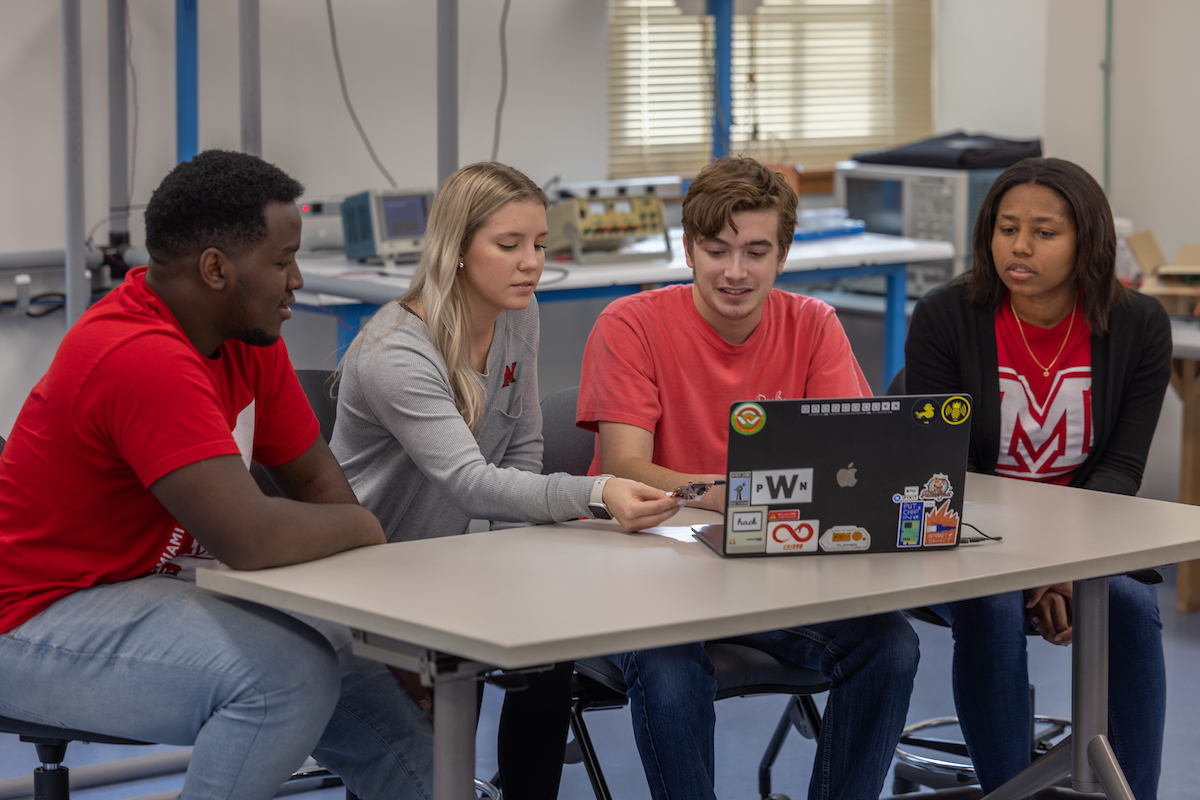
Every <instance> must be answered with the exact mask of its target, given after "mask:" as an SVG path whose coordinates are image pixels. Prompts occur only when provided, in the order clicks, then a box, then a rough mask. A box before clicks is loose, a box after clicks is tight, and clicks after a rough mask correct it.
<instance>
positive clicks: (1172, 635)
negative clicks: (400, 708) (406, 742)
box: [0, 570, 1200, 800]
mask: <svg viewBox="0 0 1200 800" xmlns="http://www.w3.org/2000/svg"><path fill="white" fill-rule="evenodd" d="M1166 577H1167V582H1166V583H1164V584H1163V585H1162V586H1160V587H1159V605H1160V607H1161V609H1162V616H1163V628H1164V642H1165V649H1166V658H1167V675H1168V708H1167V735H1166V747H1165V753H1164V756H1163V778H1162V784H1161V787H1160V792H1159V797H1160V798H1163V800H1185V798H1187V799H1188V800H1190V798H1195V797H1197V796H1198V795H1200V791H1198V790H1197V787H1198V786H1200V759H1197V757H1196V751H1197V747H1196V745H1197V741H1198V738H1200V737H1198V734H1197V731H1200V722H1198V720H1200V680H1198V679H1197V678H1195V677H1194V676H1195V675H1196V672H1197V671H1196V665H1197V664H1200V613H1194V614H1188V615H1181V614H1178V613H1176V612H1175V610H1174V608H1175V587H1174V574H1173V570H1168V571H1167V575H1166ZM915 626H916V629H917V632H918V633H919V634H920V636H921V669H920V671H919V673H918V675H917V683H916V688H915V689H914V692H913V697H912V703H911V706H910V710H909V720H910V721H915V720H920V719H927V718H930V717H936V716H946V715H952V714H953V713H954V704H953V701H952V699H951V697H950V688H949V684H950V652H951V641H950V635H949V631H947V630H946V629H944V628H936V627H933V626H931V625H926V624H923V623H920V622H918V623H915ZM1029 645H1030V647H1029V662H1030V674H1031V676H1032V680H1033V683H1034V684H1035V686H1036V687H1037V706H1038V711H1039V713H1044V714H1051V715H1056V716H1069V714H1070V667H1071V660H1070V650H1069V649H1068V648H1061V647H1055V646H1053V645H1050V644H1047V643H1046V642H1043V641H1041V640H1034V639H1030V640H1029ZM500 699H501V698H500V695H499V693H498V692H497V691H496V690H494V689H492V688H491V687H489V688H488V694H487V696H486V698H485V701H484V709H483V719H482V721H481V723H480V728H479V729H480V734H479V741H478V768H477V774H478V775H479V776H481V777H484V778H486V777H488V776H490V775H491V774H492V773H493V772H494V771H495V768H496V764H495V730H496V722H497V717H498V715H499V711H500ZM784 702H785V701H784V700H783V699H782V698H779V697H759V698H735V699H730V700H725V701H722V702H721V703H718V704H717V795H718V796H719V797H727V798H751V797H755V796H757V795H756V791H757V766H758V761H759V758H760V757H761V755H762V752H763V749H764V748H765V747H766V742H767V739H768V738H769V737H770V734H771V731H772V729H773V727H774V725H775V722H776V720H777V719H778V717H779V714H780V713H781V711H782V709H783V705H784ZM588 726H589V728H590V730H591V732H592V737H593V739H594V741H595V744H596V748H597V751H598V753H599V755H600V759H601V763H602V764H603V765H604V768H605V774H606V776H607V778H608V783H609V787H610V789H611V790H612V793H613V796H614V797H615V798H618V800H634V799H635V798H636V799H637V800H643V799H644V798H648V797H649V791H648V790H647V788H646V780H645V777H644V776H643V773H642V769H641V764H640V762H639V761H638V758H637V751H636V748H635V746H634V743H633V734H632V732H631V730H630V725H629V713H628V711H627V710H617V711H596V712H592V713H590V714H589V715H588ZM160 749H161V748H160ZM814 751H815V746H814V744H813V743H812V742H810V741H807V740H804V739H801V738H800V737H799V736H796V735H795V734H794V733H793V734H792V735H791V736H789V739H788V741H787V743H786V744H785V746H784V750H783V752H782V753H781V755H780V757H779V761H778V763H777V764H776V767H775V770H774V791H776V792H782V793H784V794H787V795H788V796H790V797H791V798H793V800H798V798H803V797H805V795H806V790H807V785H808V775H809V770H810V768H811V764H812V758H813V753H814ZM148 752H152V749H151V748H144V747H113V746H106V745H84V744H73V745H71V747H70V750H69V751H68V756H67V764H68V766H72V767H78V766H82V765H84V764H90V763H95V762H98V761H104V760H108V759H114V758H123V757H127V756H131V755H144V754H146V753H148ZM35 766H36V759H35V758H34V753H33V747H32V746H30V745H25V744H22V743H20V742H18V741H17V740H16V737H13V736H0V780H3V779H5V778H10V777H14V776H18V775H26V774H28V773H30V772H31V771H32V770H33V768H34V767H35ZM181 785H182V776H176V777H168V778H159V779H153V780H146V781H140V782H138V783H135V784H125V785H122V786H119V787H109V788H101V789H91V790H86V791H78V792H75V793H74V795H73V796H74V797H77V798H79V800H110V799H111V800H117V798H130V797H139V796H142V795H147V794H152V793H158V792H164V791H170V790H178V789H179V787H180V786H181ZM890 785H891V784H890V781H889V782H888V784H887V786H886V787H885V791H890ZM300 796H301V797H306V798H313V799H314V800H317V799H318V798H319V800H341V798H342V797H344V794H343V791H342V790H341V789H325V790H320V791H316V792H310V793H307V794H304V795H300ZM559 797H560V798H563V800H587V798H590V797H592V794H591V788H590V786H589V784H588V780H587V775H586V773H585V772H584V769H583V767H582V766H581V765H574V766H567V767H566V768H565V769H564V771H563V781H562V788H561V790H560V792H559Z"/></svg>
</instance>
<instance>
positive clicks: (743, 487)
mask: <svg viewBox="0 0 1200 800" xmlns="http://www.w3.org/2000/svg"><path fill="white" fill-rule="evenodd" d="M726 488H727V489H728V491H726V492H725V497H726V498H728V502H729V505H731V506H748V505H750V473H749V472H731V473H729V486H728V487H726Z"/></svg>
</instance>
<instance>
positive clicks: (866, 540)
mask: <svg viewBox="0 0 1200 800" xmlns="http://www.w3.org/2000/svg"><path fill="white" fill-rule="evenodd" d="M819 541H820V544H821V549H822V550H828V551H831V552H839V551H851V550H870V549H871V534H869V533H867V530H866V528H860V527H858V526H857V525H834V526H833V527H832V528H830V529H829V530H827V531H825V532H824V533H822V534H821V538H820V540H819Z"/></svg>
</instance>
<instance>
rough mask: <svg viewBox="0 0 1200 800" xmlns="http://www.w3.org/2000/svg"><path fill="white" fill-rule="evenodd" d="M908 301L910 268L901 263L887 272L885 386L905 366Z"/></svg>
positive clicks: (884, 348)
mask: <svg viewBox="0 0 1200 800" xmlns="http://www.w3.org/2000/svg"><path fill="white" fill-rule="evenodd" d="M907 302H908V269H907V265H905V264H900V265H898V266H897V268H896V269H895V270H893V271H892V272H889V273H888V274H887V304H886V305H885V306H884V309H883V388H884V389H885V390H886V389H887V387H888V385H889V384H891V382H892V378H894V377H895V376H896V373H897V372H899V371H900V368H901V367H903V366H904V336H905V334H906V332H907V327H908V326H907V319H906V317H907V315H906V314H905V306H906V304H907Z"/></svg>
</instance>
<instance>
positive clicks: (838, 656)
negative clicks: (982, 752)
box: [609, 614, 919, 800]
mask: <svg viewBox="0 0 1200 800" xmlns="http://www.w3.org/2000/svg"><path fill="white" fill-rule="evenodd" d="M729 641H733V642H737V643H738V644H744V645H748V646H750V647H755V648H757V649H759V650H764V651H766V652H768V653H771V654H773V655H775V656H776V657H778V658H781V659H784V660H786V661H790V662H792V663H793V664H796V665H798V666H802V667H807V668H809V669H814V670H818V671H819V672H820V673H821V674H822V675H824V676H825V677H826V678H827V679H828V680H829V682H830V691H829V699H828V701H827V702H826V704H825V714H824V717H823V718H822V721H821V735H820V737H819V738H818V740H817V756H816V763H815V764H814V765H813V772H812V779H811V781H810V782H809V786H808V796H809V798H810V800H825V798H853V799H854V800H861V799H862V798H866V797H878V796H879V793H880V790H881V789H882V788H883V781H884V778H885V777H886V776H887V770H888V766H889V765H890V764H891V761H892V751H893V750H895V748H896V744H897V742H898V741H899V740H900V730H901V728H903V727H904V717H905V715H906V714H907V713H908V699H909V695H910V694H911V693H912V686H913V678H914V676H915V675H916V673H917V660H918V658H919V652H918V644H917V635H916V634H915V633H913V630H912V628H911V627H910V626H909V624H908V622H907V621H906V620H905V619H904V617H903V616H902V615H900V614H881V615H879V616H874V617H864V618H861V619H852V620H843V621H839V622H827V623H823V624H821V625H810V626H807V627H802V628H788V629H786V630H780V631H771V632H769V633H759V634H754V635H752V636H741V637H738V638H736V639H730V640H729ZM609 658H610V659H611V660H612V661H613V663H615V664H616V665H617V666H619V667H620V668H621V670H622V671H623V672H624V674H625V683H626V685H627V686H628V687H629V691H628V696H629V704H630V707H631V710H632V712H633V735H634V739H635V740H636V741H637V746H638V752H639V753H640V754H641V757H642V766H643V767H644V768H645V770H646V779H647V781H648V782H649V784H650V794H651V796H652V797H653V798H654V800H673V799H674V798H688V800H695V799H698V798H715V797H716V795H715V793H714V791H713V784H714V777H715V776H714V762H715V758H716V757H715V754H714V745H713V734H714V730H715V728H716V713H715V711H714V710H713V702H714V700H715V699H716V693H717V682H716V679H715V678H714V677H713V665H712V662H711V661H710V660H709V658H708V655H707V654H706V653H705V652H704V647H703V645H701V644H685V645H678V646H675V647H662V648H658V649H656V650H639V651H637V652H633V653H622V654H620V655H615V656H609Z"/></svg>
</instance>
